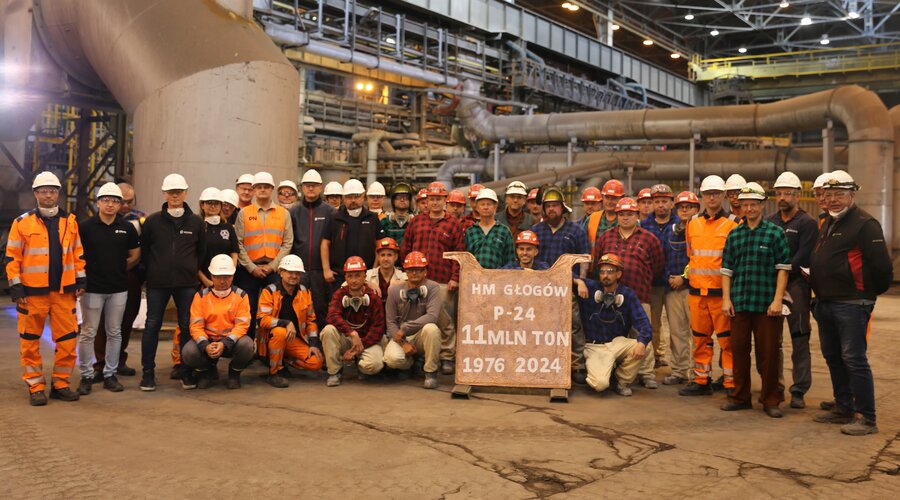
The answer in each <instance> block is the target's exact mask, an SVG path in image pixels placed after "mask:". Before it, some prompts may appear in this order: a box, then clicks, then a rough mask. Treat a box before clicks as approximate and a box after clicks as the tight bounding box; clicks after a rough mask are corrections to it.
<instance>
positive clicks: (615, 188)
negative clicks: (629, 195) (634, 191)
mask: <svg viewBox="0 0 900 500" xmlns="http://www.w3.org/2000/svg"><path fill="white" fill-rule="evenodd" d="M600 193H601V194H603V195H606V196H625V185H624V184H622V183H621V182H619V181H617V180H616V179H610V180H608V181H606V184H604V185H603V189H601V190H600Z"/></svg>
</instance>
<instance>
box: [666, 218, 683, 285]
mask: <svg viewBox="0 0 900 500" xmlns="http://www.w3.org/2000/svg"><path fill="white" fill-rule="evenodd" d="M685 226H687V222H681V221H680V220H678V219H675V222H674V223H673V222H672V221H669V224H668V225H667V226H666V229H665V231H663V235H662V247H663V254H664V255H665V256H666V270H665V273H663V275H664V277H665V279H667V280H668V279H669V276H681V275H683V274H684V268H686V267H687V265H688V261H689V260H690V257H689V256H688V254H687V240H686V239H685V237H684V236H685Z"/></svg>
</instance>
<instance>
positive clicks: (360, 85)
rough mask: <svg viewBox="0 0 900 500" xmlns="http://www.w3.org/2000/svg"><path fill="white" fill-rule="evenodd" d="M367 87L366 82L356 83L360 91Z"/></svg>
mask: <svg viewBox="0 0 900 500" xmlns="http://www.w3.org/2000/svg"><path fill="white" fill-rule="evenodd" d="M365 88H366V84H364V83H363V82H359V83H357V84H356V90H358V91H360V92H362V91H363V90H365Z"/></svg>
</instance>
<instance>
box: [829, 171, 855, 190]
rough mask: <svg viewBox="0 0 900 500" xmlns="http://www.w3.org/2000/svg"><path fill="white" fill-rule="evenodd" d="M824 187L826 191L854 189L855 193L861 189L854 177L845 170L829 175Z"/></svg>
mask: <svg viewBox="0 0 900 500" xmlns="http://www.w3.org/2000/svg"><path fill="white" fill-rule="evenodd" d="M822 187H823V188H825V189H852V190H854V191H856V190H857V189H859V186H858V185H857V184H856V182H855V181H854V180H853V177H851V176H850V174H848V173H847V172H845V171H843V170H835V171H834V172H832V173H831V174H829V175H828V178H827V179H825V184H824V185H823V186H822Z"/></svg>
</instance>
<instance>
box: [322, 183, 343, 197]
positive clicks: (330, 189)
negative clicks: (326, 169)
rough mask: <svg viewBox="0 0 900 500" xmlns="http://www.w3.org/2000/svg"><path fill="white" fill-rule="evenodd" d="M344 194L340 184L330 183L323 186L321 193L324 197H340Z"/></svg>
mask: <svg viewBox="0 0 900 500" xmlns="http://www.w3.org/2000/svg"><path fill="white" fill-rule="evenodd" d="M343 192H344V188H343V187H342V186H341V183H340V182H335V181H331V182H329V183H328V184H325V191H324V192H323V193H322V194H324V195H325V196H334V195H337V196H340V195H341V194H342V193H343Z"/></svg>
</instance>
